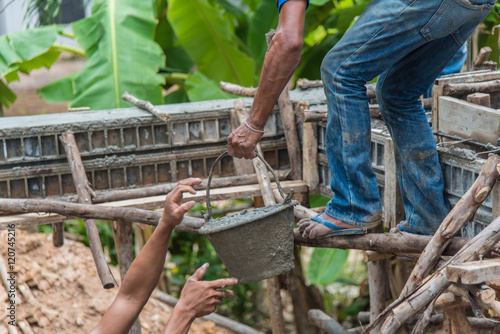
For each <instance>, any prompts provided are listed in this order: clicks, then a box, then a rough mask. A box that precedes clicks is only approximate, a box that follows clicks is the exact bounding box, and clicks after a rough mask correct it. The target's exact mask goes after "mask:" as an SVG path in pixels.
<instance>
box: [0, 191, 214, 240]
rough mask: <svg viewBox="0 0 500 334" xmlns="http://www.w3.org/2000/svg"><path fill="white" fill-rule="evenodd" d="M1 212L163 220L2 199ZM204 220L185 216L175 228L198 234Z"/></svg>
mask: <svg viewBox="0 0 500 334" xmlns="http://www.w3.org/2000/svg"><path fill="white" fill-rule="evenodd" d="M0 212H8V213H29V212H50V213H57V214H60V215H63V216H67V217H78V218H89V219H104V220H122V221H126V222H137V223H142V224H147V225H153V226H156V225H157V224H158V221H159V220H160V218H161V215H162V214H161V213H160V212H154V211H148V210H141V209H135V208H120V207H112V206H104V205H89V204H77V203H67V202H57V201H50V200H38V199H10V198H9V199H4V198H0ZM203 222H204V220H203V219H200V218H194V217H189V216H185V217H184V219H183V220H182V223H181V224H179V225H177V226H176V227H175V229H176V230H178V231H183V232H193V233H198V229H199V228H200V227H201V226H202V225H203Z"/></svg>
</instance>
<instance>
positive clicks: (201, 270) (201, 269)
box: [191, 262, 210, 281]
mask: <svg viewBox="0 0 500 334" xmlns="http://www.w3.org/2000/svg"><path fill="white" fill-rule="evenodd" d="M209 267H210V265H209V264H208V262H207V263H204V264H203V265H202V266H201V267H199V268H198V269H197V270H196V271H195V272H194V274H193V275H192V276H191V278H194V279H195V280H197V281H201V279H202V278H203V276H205V274H206V273H207V271H208V268H209Z"/></svg>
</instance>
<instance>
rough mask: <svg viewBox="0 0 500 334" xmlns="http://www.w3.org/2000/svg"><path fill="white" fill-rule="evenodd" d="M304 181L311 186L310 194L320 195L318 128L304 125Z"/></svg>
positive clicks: (307, 124) (308, 124) (310, 124)
mask: <svg viewBox="0 0 500 334" xmlns="http://www.w3.org/2000/svg"><path fill="white" fill-rule="evenodd" d="M302 166H303V169H302V170H303V172H302V179H303V180H304V182H305V183H307V185H308V186H309V193H310V194H318V193H319V161H318V137H317V126H316V124H312V123H304V124H303V126H302Z"/></svg>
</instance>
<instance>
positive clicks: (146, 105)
mask: <svg viewBox="0 0 500 334" xmlns="http://www.w3.org/2000/svg"><path fill="white" fill-rule="evenodd" d="M122 99H123V100H124V101H127V102H130V103H132V104H133V105H134V106H136V107H137V108H140V109H142V110H146V111H147V112H149V113H150V114H152V115H153V116H155V117H156V118H158V119H160V120H162V121H164V122H168V121H169V120H170V117H169V115H167V114H164V113H162V112H161V111H159V110H158V109H156V108H155V107H154V106H153V105H152V104H151V102H149V101H144V100H139V99H138V98H136V97H135V96H133V95H130V94H129V93H127V92H124V93H123V95H122Z"/></svg>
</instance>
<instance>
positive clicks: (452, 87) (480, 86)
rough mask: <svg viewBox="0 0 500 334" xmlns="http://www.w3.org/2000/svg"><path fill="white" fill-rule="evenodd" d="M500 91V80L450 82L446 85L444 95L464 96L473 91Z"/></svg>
mask: <svg viewBox="0 0 500 334" xmlns="http://www.w3.org/2000/svg"><path fill="white" fill-rule="evenodd" d="M498 91H500V80H491V81H484V82H471V83H450V84H448V85H446V86H445V87H444V91H443V93H444V95H448V96H462V95H469V94H473V93H494V92H498Z"/></svg>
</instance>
